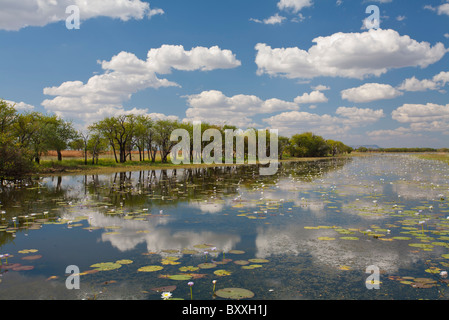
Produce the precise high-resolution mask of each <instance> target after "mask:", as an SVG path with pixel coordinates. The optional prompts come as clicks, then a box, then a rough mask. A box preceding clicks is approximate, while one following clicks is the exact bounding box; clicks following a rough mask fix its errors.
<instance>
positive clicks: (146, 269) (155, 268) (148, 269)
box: [137, 266, 164, 272]
mask: <svg viewBox="0 0 449 320" xmlns="http://www.w3.org/2000/svg"><path fill="white" fill-rule="evenodd" d="M162 269H164V267H162V266H146V267H141V268H139V269H137V271H139V272H155V271H160V270H162Z"/></svg>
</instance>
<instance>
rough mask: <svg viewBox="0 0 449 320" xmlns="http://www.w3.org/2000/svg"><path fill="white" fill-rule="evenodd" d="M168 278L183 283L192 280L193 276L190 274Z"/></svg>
mask: <svg viewBox="0 0 449 320" xmlns="http://www.w3.org/2000/svg"><path fill="white" fill-rule="evenodd" d="M167 278H168V279H171V280H177V281H183V280H190V279H192V276H191V275H189V274H174V275H170V276H167Z"/></svg>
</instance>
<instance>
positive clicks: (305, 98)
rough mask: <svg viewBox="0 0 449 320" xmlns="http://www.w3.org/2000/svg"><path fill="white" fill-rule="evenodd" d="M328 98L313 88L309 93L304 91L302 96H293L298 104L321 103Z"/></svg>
mask: <svg viewBox="0 0 449 320" xmlns="http://www.w3.org/2000/svg"><path fill="white" fill-rule="evenodd" d="M327 101H328V99H327V97H326V96H325V95H324V93H322V92H320V91H318V90H315V91H312V92H311V93H304V94H303V95H302V96H299V97H296V98H295V102H296V103H298V104H302V103H323V102H327Z"/></svg>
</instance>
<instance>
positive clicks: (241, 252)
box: [228, 250, 245, 254]
mask: <svg viewBox="0 0 449 320" xmlns="http://www.w3.org/2000/svg"><path fill="white" fill-rule="evenodd" d="M228 253H232V254H244V253H245V251H243V250H230V251H229V252H228Z"/></svg>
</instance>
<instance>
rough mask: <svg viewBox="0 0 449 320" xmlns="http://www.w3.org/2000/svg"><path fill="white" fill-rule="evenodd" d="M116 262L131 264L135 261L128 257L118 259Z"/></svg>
mask: <svg viewBox="0 0 449 320" xmlns="http://www.w3.org/2000/svg"><path fill="white" fill-rule="evenodd" d="M115 263H118V264H131V263H133V261H132V260H128V259H123V260H117V261H116V262H115Z"/></svg>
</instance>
